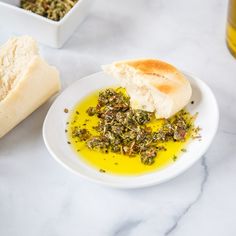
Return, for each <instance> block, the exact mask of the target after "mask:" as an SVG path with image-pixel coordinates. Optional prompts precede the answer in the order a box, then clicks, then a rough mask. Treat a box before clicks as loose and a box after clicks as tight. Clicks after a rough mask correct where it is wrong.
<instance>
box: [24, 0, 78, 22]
mask: <svg viewBox="0 0 236 236" xmlns="http://www.w3.org/2000/svg"><path fill="white" fill-rule="evenodd" d="M77 2H78V0H22V1H21V2H20V7H21V8H23V9H25V10H28V11H32V12H34V13H36V14H38V15H41V16H44V17H46V18H48V19H51V20H54V21H59V20H60V19H62V18H63V17H64V16H65V15H66V13H67V12H68V11H69V10H70V9H71V8H72V7H73V6H74V5H75V4H76V3H77Z"/></svg>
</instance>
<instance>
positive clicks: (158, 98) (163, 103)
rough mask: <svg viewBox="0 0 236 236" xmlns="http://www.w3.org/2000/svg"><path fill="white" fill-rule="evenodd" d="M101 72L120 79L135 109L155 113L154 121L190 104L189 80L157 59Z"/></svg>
mask: <svg viewBox="0 0 236 236" xmlns="http://www.w3.org/2000/svg"><path fill="white" fill-rule="evenodd" d="M102 68H103V70H104V71H105V72H106V73H107V74H108V75H111V76H113V77H114V78H117V79H119V81H120V82H121V86H122V87H125V88H126V90H127V93H128V94H129V96H130V100H131V106H132V108H134V109H142V110H145V111H150V112H155V115H156V118H169V117H171V116H172V115H174V114H175V113H177V112H178V111H180V110H181V109H182V108H183V107H184V106H186V105H187V103H188V102H189V100H190V98H191V95H192V89H191V86H190V83H189V81H188V80H187V79H186V78H185V76H184V75H183V74H182V73H181V72H180V71H178V70H177V69H176V68H175V67H174V66H172V65H170V64H168V63H166V62H163V61H160V60H156V59H139V60H127V61H119V62H114V63H112V64H110V65H105V66H102Z"/></svg>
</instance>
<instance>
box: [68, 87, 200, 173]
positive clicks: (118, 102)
mask: <svg viewBox="0 0 236 236" xmlns="http://www.w3.org/2000/svg"><path fill="white" fill-rule="evenodd" d="M65 112H68V110H67V109H66V111H65ZM195 118H196V116H192V115H191V114H190V113H188V112H186V111H184V110H181V111H180V112H179V113H177V114H176V115H175V116H173V117H171V118H170V119H158V120H157V119H155V116H154V113H151V112H146V111H142V110H134V109H132V108H131V107H130V98H129V96H127V94H126V93H125V89H123V88H117V89H105V90H103V91H101V92H98V91H97V92H95V93H93V94H92V95H90V96H88V97H86V98H85V99H84V100H83V101H82V102H80V103H79V104H78V105H77V106H76V107H75V109H74V110H73V111H72V112H71V115H70V118H69V121H68V122H67V129H66V132H67V134H68V140H69V141H68V144H70V145H71V146H72V148H73V149H74V150H75V151H76V152H78V153H79V154H80V156H81V157H82V158H83V159H84V160H85V161H86V162H87V163H89V164H90V165H92V166H93V167H95V168H97V169H98V170H99V171H101V172H108V173H113V174H126V175H130V174H142V173H147V172H150V171H153V170H157V169H160V168H163V167H164V166H166V165H168V164H170V163H172V162H173V161H176V159H177V156H178V155H179V154H180V153H181V152H185V151H186V149H185V147H186V144H187V142H188V140H189V139H190V137H193V136H194V137H196V136H197V132H198V128H195V127H194V124H193V123H194V120H195Z"/></svg>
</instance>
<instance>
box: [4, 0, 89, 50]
mask: <svg viewBox="0 0 236 236" xmlns="http://www.w3.org/2000/svg"><path fill="white" fill-rule="evenodd" d="M92 1H93V0H79V1H78V2H77V3H76V4H75V6H74V7H73V8H72V9H71V10H70V11H69V12H68V13H67V14H66V15H65V16H64V17H63V18H62V19H61V20H60V21H53V20H50V19H47V18H46V17H43V16H39V15H37V14H35V13H32V12H30V11H26V10H24V9H22V8H20V7H19V5H20V1H19V0H4V1H0V26H1V27H4V28H7V29H8V30H10V31H12V32H15V33H19V34H28V35H30V36H32V37H34V38H35V39H36V40H38V41H39V42H41V43H43V44H46V45H48V46H51V47H55V48H60V47H62V46H63V44H64V43H65V42H66V40H67V39H68V38H69V37H70V36H71V34H72V33H73V32H74V31H75V29H76V28H77V26H78V25H79V24H80V23H81V22H82V21H83V20H84V18H85V17H86V15H87V14H88V11H89V9H90V6H91V3H92Z"/></svg>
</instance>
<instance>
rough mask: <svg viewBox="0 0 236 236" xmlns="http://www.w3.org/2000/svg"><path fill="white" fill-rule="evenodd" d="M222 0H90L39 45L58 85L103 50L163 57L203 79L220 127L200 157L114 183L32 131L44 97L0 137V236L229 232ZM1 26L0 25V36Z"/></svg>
mask: <svg viewBox="0 0 236 236" xmlns="http://www.w3.org/2000/svg"><path fill="white" fill-rule="evenodd" d="M226 2H227V1H224V0H207V1H203V0H202V1H199V0H126V1H124V0H121V1H115V0H109V1H107V0H97V1H96V3H95V4H94V7H93V9H92V11H91V14H90V15H89V16H88V18H87V20H86V21H85V22H84V23H83V25H81V27H80V28H79V29H78V30H77V31H76V32H75V34H74V35H73V37H72V38H71V39H70V40H69V41H68V42H67V43H66V45H65V46H64V48H63V49H61V50H56V49H51V48H48V47H44V46H42V45H41V51H42V54H43V56H44V57H45V58H46V59H47V60H48V61H49V62H50V63H51V64H54V65H56V66H57V67H58V68H59V69H60V71H61V78H62V83H63V88H65V87H66V86H68V85H69V84H70V83H72V82H73V81H75V80H77V79H79V78H81V77H83V76H85V75H89V74H91V73H94V72H97V71H99V70H100V65H101V64H103V63H109V62H111V61H113V60H118V59H122V58H135V57H158V58H161V59H164V60H167V61H169V62H170V63H173V64H174V65H176V66H178V67H179V68H182V69H184V70H186V71H190V72H192V73H193V74H195V75H197V76H198V77H200V78H201V79H202V80H204V81H205V82H207V83H208V84H209V85H210V87H211V88H212V89H213V91H214V93H215V95H216V97H217V99H218V102H219V106H220V113H221V119H220V127H219V131H218V133H217V136H216V138H215V140H214V142H213V144H212V145H211V147H210V149H209V150H208V152H207V153H206V155H205V156H204V158H203V159H202V160H201V161H199V162H198V163H197V164H196V165H194V166H193V167H192V168H191V169H189V170H188V171H187V172H186V173H184V174H183V175H181V176H179V177H177V178H176V179H174V180H172V181H170V182H168V183H165V184H162V185H159V186H155V187H152V188H146V189H139V190H115V189H110V188H105V187H101V186H98V185H95V184H91V183H89V182H86V181H84V180H82V179H80V178H79V177H77V176H74V175H73V174H71V173H70V172H68V171H67V170H65V169H63V168H62V167H61V166H59V165H58V163H56V162H55V161H54V160H53V159H52V158H51V157H50V155H49V153H48V152H47V150H46V148H45V146H44V144H43V139H42V134H41V129H42V123H43V120H44V117H45V115H46V112H47V110H48V108H49V106H50V103H47V104H45V105H44V106H42V107H41V108H40V109H38V110H37V111H36V112H34V113H33V114H32V115H31V116H30V117H29V118H27V119H26V120H25V121H24V122H22V123H21V124H20V125H19V126H18V127H16V128H15V129H14V130H13V131H12V132H10V133H9V134H8V135H7V136H5V137H4V138H3V139H1V140H0V235H1V236H13V235H14V236H28V235H29V236H33V235H34V236H64V235H70V236H74V235H76V236H78V235H79V236H162V235H163V236H164V235H171V236H189V235H191V236H199V235H201V236H205V235H206V236H209V235H214V236H234V235H236V224H235V221H236V139H235V137H236V108H235V102H236V92H235V88H236V60H235V59H233V57H232V56H231V55H230V54H229V52H228V51H227V48H226V46H225V39H224V36H225V21H226V8H227V6H226V5H227V3H226ZM11 35H12V33H11V32H10V31H7V30H6V29H0V42H1V43H2V42H4V41H5V40H6V39H7V38H8V37H9V36H11Z"/></svg>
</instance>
